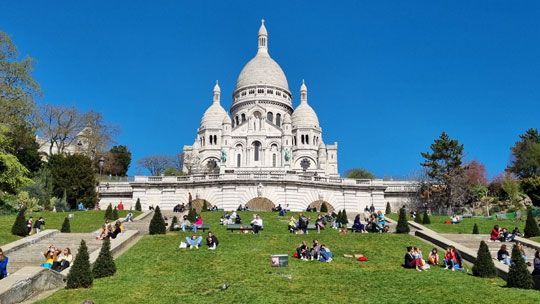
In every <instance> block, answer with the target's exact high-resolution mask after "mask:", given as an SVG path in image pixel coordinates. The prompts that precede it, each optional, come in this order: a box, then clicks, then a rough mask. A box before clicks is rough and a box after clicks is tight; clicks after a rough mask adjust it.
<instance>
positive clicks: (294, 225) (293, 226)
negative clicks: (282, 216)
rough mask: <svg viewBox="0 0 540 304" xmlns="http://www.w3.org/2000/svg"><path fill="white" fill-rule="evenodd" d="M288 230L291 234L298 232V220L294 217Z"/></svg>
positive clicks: (290, 220)
mask: <svg viewBox="0 0 540 304" xmlns="http://www.w3.org/2000/svg"><path fill="white" fill-rule="evenodd" d="M288 229H289V232H290V233H295V232H296V219H295V218H294V216H291V218H290V219H289V224H288Z"/></svg>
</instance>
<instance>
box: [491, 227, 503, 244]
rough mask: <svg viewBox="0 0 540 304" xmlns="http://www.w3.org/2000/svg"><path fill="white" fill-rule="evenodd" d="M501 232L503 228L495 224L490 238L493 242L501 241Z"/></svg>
mask: <svg viewBox="0 0 540 304" xmlns="http://www.w3.org/2000/svg"><path fill="white" fill-rule="evenodd" d="M500 233H501V229H500V228H499V225H495V227H493V229H492V230H491V233H490V236H489V240H490V241H492V242H495V241H499V234H500Z"/></svg>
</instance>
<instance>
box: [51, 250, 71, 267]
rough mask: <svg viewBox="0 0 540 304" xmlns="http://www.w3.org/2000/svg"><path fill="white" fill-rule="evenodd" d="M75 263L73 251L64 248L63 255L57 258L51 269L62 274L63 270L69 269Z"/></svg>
mask: <svg viewBox="0 0 540 304" xmlns="http://www.w3.org/2000/svg"><path fill="white" fill-rule="evenodd" d="M71 261H73V256H72V255H71V249H69V248H64V250H63V251H62V253H60V255H58V257H56V261H54V262H53V264H52V267H51V269H52V270H54V271H58V272H61V271H62V270H64V269H66V268H68V267H69V265H70V264H71Z"/></svg>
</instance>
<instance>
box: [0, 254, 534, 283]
mask: <svg viewBox="0 0 540 304" xmlns="http://www.w3.org/2000/svg"><path fill="white" fill-rule="evenodd" d="M536 253H538V252H536ZM8 260H9V259H8V257H7V256H5V255H4V251H3V250H2V248H0V280H1V279H3V278H5V277H7V275H8V273H7V265H8Z"/></svg>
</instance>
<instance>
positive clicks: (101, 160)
mask: <svg viewBox="0 0 540 304" xmlns="http://www.w3.org/2000/svg"><path fill="white" fill-rule="evenodd" d="M104 162H105V157H103V156H102V157H100V158H99V161H98V166H99V177H100V178H101V173H102V171H103V163H104Z"/></svg>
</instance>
